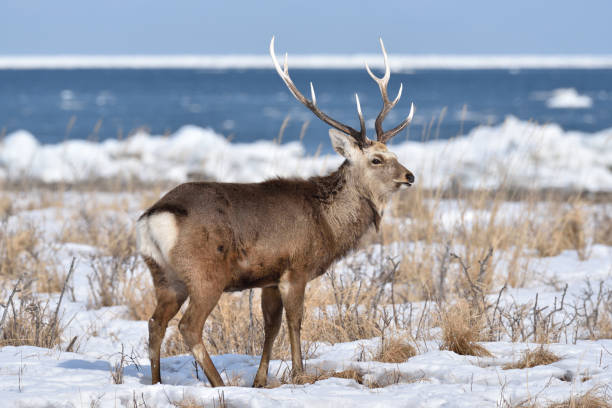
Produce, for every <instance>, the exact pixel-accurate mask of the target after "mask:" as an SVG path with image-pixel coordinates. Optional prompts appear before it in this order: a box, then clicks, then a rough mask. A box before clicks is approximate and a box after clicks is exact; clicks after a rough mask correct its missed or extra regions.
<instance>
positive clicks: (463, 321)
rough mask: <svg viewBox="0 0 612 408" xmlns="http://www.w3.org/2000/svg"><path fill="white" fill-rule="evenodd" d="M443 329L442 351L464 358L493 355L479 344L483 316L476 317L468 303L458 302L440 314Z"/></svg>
mask: <svg viewBox="0 0 612 408" xmlns="http://www.w3.org/2000/svg"><path fill="white" fill-rule="evenodd" d="M440 325H441V328H442V344H441V345H440V349H441V350H449V351H452V352H454V353H457V354H460V355H463V356H478V357H491V353H489V351H488V350H487V349H486V348H484V347H483V346H481V345H480V344H478V343H477V342H478V341H479V340H480V336H481V331H482V327H483V320H482V317H481V316H474V315H473V310H471V309H470V307H469V306H468V304H467V302H464V301H458V302H457V303H456V304H455V305H452V306H449V308H448V309H447V310H444V311H441V312H440Z"/></svg>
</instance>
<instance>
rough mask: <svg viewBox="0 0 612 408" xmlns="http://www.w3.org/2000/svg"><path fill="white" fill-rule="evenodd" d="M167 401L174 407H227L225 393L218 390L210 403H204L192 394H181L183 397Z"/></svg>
mask: <svg viewBox="0 0 612 408" xmlns="http://www.w3.org/2000/svg"><path fill="white" fill-rule="evenodd" d="M168 402H169V403H170V404H172V406H174V407H176V408H226V407H228V404H227V402H226V401H225V394H224V393H223V391H219V393H218V395H217V397H216V398H214V399H213V401H212V404H211V403H205V402H203V401H202V400H200V399H198V398H196V397H194V396H191V395H183V397H182V398H181V399H179V400H169V401H168Z"/></svg>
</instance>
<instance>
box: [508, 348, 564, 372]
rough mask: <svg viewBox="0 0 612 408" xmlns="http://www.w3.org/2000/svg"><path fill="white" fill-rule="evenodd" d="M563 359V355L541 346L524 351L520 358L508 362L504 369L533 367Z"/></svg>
mask: <svg viewBox="0 0 612 408" xmlns="http://www.w3.org/2000/svg"><path fill="white" fill-rule="evenodd" d="M559 360H561V357H559V356H558V355H556V354H555V353H553V352H552V351H550V350H548V349H546V348H544V346H540V347H538V348H537V349H535V350H527V351H525V352H524V353H523V355H522V357H521V358H520V360H518V361H516V362H514V363H510V364H506V365H505V366H504V370H510V369H514V368H518V369H523V368H531V367H535V366H539V365H548V364H552V363H554V362H557V361H559Z"/></svg>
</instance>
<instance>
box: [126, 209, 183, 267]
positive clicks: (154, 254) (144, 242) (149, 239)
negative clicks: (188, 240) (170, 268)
mask: <svg viewBox="0 0 612 408" xmlns="http://www.w3.org/2000/svg"><path fill="white" fill-rule="evenodd" d="M136 230H137V237H138V252H139V253H140V254H141V255H142V256H148V257H151V258H153V259H154V260H155V261H156V262H157V263H158V264H160V265H168V264H169V262H168V260H169V254H170V251H171V250H172V248H174V245H175V244H176V239H177V237H178V228H177V226H176V218H175V217H174V215H173V214H171V213H169V212H160V213H156V214H153V215H151V216H149V217H144V218H142V219H141V220H139V221H138V222H137V224H136Z"/></svg>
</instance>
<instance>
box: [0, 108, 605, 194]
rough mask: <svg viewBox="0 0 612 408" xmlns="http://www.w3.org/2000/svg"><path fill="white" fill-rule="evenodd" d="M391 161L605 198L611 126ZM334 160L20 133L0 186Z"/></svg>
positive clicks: (497, 138) (264, 171)
mask: <svg viewBox="0 0 612 408" xmlns="http://www.w3.org/2000/svg"><path fill="white" fill-rule="evenodd" d="M391 150H393V151H394V152H395V153H397V155H398V157H399V159H400V162H402V163H403V164H404V165H405V166H406V167H407V168H409V169H410V170H412V171H413V173H415V175H416V180H417V183H423V185H424V186H425V187H434V188H435V187H439V186H448V185H451V184H456V183H459V184H462V185H464V186H468V187H496V186H499V185H500V184H505V185H506V186H515V187H529V188H542V187H556V188H571V189H578V190H583V189H586V190H593V191H612V170H611V169H612V129H607V130H602V131H600V132H595V133H585V132H578V131H566V130H564V129H562V128H561V127H560V126H558V125H556V124H544V125H540V124H537V123H533V122H526V121H521V120H519V119H517V118H514V117H508V118H507V119H506V120H505V121H504V122H503V123H502V124H500V125H496V126H481V127H478V128H475V129H473V130H472V131H470V132H469V134H467V135H466V136H463V137H457V138H454V139H451V140H437V141H430V142H426V143H419V142H404V143H400V144H395V145H392V147H391ZM340 160H341V158H340V157H339V156H337V155H335V154H334V155H329V156H327V155H325V156H322V157H314V156H308V155H306V154H305V152H304V148H303V146H302V145H301V144H299V143H298V142H291V143H286V144H282V145H279V144H277V143H273V142H271V141H263V140H261V141H257V142H253V143H246V144H245V143H230V142H228V141H227V140H226V139H225V138H224V137H223V135H220V134H218V133H215V132H214V131H213V130H211V129H206V128H199V127H195V126H184V127H182V128H181V129H179V130H178V131H177V132H176V133H174V134H173V135H171V136H170V137H165V136H157V135H149V134H146V133H142V132H140V133H137V134H135V135H133V136H132V137H130V138H128V139H126V140H121V141H120V140H114V139H113V140H105V141H103V142H101V143H96V142H91V141H84V140H69V141H65V142H62V143H59V144H55V145H43V144H40V143H39V142H38V141H37V140H36V138H35V137H34V135H32V134H30V133H29V132H27V131H25V130H20V131H16V132H14V133H11V134H9V135H8V136H6V138H5V139H4V140H3V141H2V142H0V179H2V178H5V179H18V178H20V177H23V176H27V177H32V178H34V179H38V180H41V181H43V182H47V183H51V182H59V181H68V182H72V181H82V180H86V179H89V178H92V177H94V178H100V177H101V178H107V177H119V178H126V179H131V178H136V179H141V180H143V181H156V180H170V181H175V182H181V181H186V180H187V179H188V177H189V174H194V173H195V174H204V175H206V176H208V177H210V178H213V179H216V180H223V181H236V182H250V181H261V180H264V179H268V178H272V177H276V176H300V177H308V176H311V175H317V174H323V173H326V172H329V171H331V170H332V169H334V168H335V167H337V166H338V165H339V163H340Z"/></svg>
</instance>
